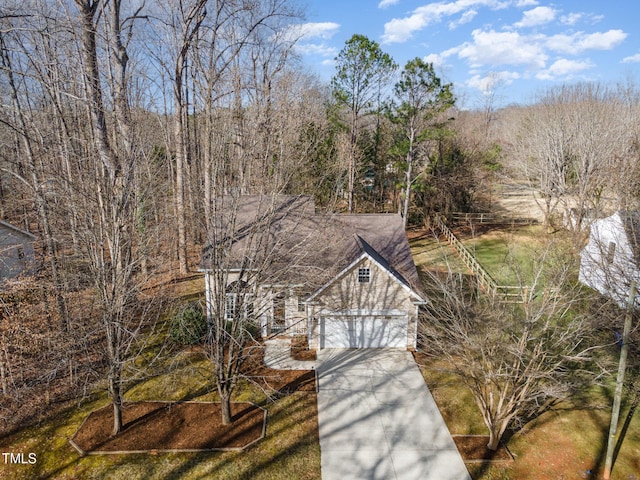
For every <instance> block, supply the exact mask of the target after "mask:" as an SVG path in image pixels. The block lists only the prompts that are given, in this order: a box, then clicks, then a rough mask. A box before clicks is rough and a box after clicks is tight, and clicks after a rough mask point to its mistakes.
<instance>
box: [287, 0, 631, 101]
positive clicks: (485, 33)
mask: <svg viewBox="0 0 640 480" xmlns="http://www.w3.org/2000/svg"><path fill="white" fill-rule="evenodd" d="M306 3H307V22H306V23H304V24H301V25H298V26H296V29H295V32H296V33H297V34H298V36H300V37H301V38H300V41H299V43H298V45H297V51H298V53H299V54H300V56H301V57H302V59H303V61H304V63H305V64H306V65H308V66H309V67H310V68H311V69H312V71H314V72H315V73H317V74H318V75H319V76H320V77H321V78H322V79H323V80H329V79H330V78H331V76H332V75H333V71H334V62H333V59H334V58H335V56H336V55H337V53H338V52H339V51H340V49H341V48H342V47H343V46H344V42H345V41H346V40H347V39H349V38H350V37H351V35H353V34H354V33H360V34H364V35H366V36H368V37H369V38H371V39H373V40H376V41H377V42H379V43H380V45H381V47H382V49H383V50H384V51H386V52H388V53H389V54H391V56H392V57H393V58H394V59H395V61H396V62H397V63H398V64H400V65H401V66H403V65H404V64H405V63H406V62H407V61H408V60H410V59H412V58H414V57H421V58H424V59H425V60H427V61H431V62H433V63H434V65H435V66H436V71H437V72H439V74H440V76H441V77H442V78H443V79H445V80H446V81H448V82H452V83H453V84H454V86H455V92H456V94H457V96H458V97H459V98H460V100H461V103H462V106H464V107H466V108H474V107H478V106H480V105H482V103H483V102H484V100H483V98H484V97H483V92H486V91H487V89H488V87H490V86H491V85H495V88H494V91H495V95H496V99H497V102H498V104H499V105H505V104H508V103H529V102H531V101H532V100H533V99H534V96H535V94H536V93H539V92H541V91H543V90H545V89H547V88H549V87H551V86H556V85H560V84H562V83H574V82H579V81H602V82H604V83H615V82H621V81H625V79H626V78H627V77H629V76H631V77H632V78H633V79H634V80H636V81H639V80H640V79H639V78H638V73H640V41H639V38H638V37H639V33H640V27H638V24H637V18H638V14H639V13H640V3H637V0H631V1H623V0H573V1H568V0H567V1H562V0H561V1H555V2H550V1H544V0H443V1H439V2H429V1H424V0H341V1H340V0H306Z"/></svg>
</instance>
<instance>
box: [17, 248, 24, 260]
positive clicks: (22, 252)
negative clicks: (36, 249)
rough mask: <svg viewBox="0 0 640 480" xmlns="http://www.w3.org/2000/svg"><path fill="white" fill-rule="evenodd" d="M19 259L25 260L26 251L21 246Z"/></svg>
mask: <svg viewBox="0 0 640 480" xmlns="http://www.w3.org/2000/svg"><path fill="white" fill-rule="evenodd" d="M18 258H19V259H20V260H24V249H23V248H22V247H21V246H18Z"/></svg>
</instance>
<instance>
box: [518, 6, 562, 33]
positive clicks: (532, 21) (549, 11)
mask: <svg viewBox="0 0 640 480" xmlns="http://www.w3.org/2000/svg"><path fill="white" fill-rule="evenodd" d="M556 13H557V11H556V10H555V9H553V8H551V7H536V8H534V9H532V10H527V11H526V12H524V13H523V14H522V20H520V21H519V22H517V23H515V24H514V26H515V27H517V28H521V27H535V26H536V25H544V24H545V23H549V22H552V21H553V20H554V19H555V18H556Z"/></svg>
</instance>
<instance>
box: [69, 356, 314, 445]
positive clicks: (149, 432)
mask: <svg viewBox="0 0 640 480" xmlns="http://www.w3.org/2000/svg"><path fill="white" fill-rule="evenodd" d="M263 353H264V348H263V347H262V346H261V345H259V344H254V345H250V346H249V347H248V348H247V357H246V359H245V361H244V363H243V366H242V369H241V370H242V374H243V375H244V376H245V377H248V378H250V379H251V380H252V381H253V382H255V383H257V384H259V385H260V386H261V387H262V388H265V389H266V390H269V391H272V392H276V393H279V394H286V393H291V392H295V391H303V392H315V389H316V384H315V372H314V371H308V370H273V369H270V368H268V367H267V366H266V365H265V364H264V362H263ZM314 354H315V352H314ZM231 413H232V415H233V417H234V421H233V422H232V424H231V425H222V423H221V413H220V404H219V403H213V402H173V403H171V402H134V403H126V404H125V405H124V407H123V413H122V417H123V418H122V421H123V429H122V431H121V432H120V434H118V435H117V436H116V437H113V436H112V435H111V430H112V428H113V407H112V406H111V405H108V406H106V407H104V408H101V409H99V410H96V411H94V412H92V413H91V414H89V416H88V417H87V419H86V420H85V422H84V423H83V424H82V425H81V426H80V428H79V429H78V431H77V432H76V434H75V435H74V436H73V438H72V441H73V443H75V444H76V445H77V446H78V448H79V449H80V450H82V451H84V452H87V453H98V452H111V453H114V452H146V451H150V452H154V451H163V450H183V451H184V450H225V449H238V448H242V447H245V446H247V445H249V444H251V443H252V442H255V441H256V440H258V439H260V438H261V437H262V435H263V431H264V430H263V429H264V423H265V422H264V410H263V409H261V408H259V407H257V406H255V405H253V404H250V403H233V404H232V406H231Z"/></svg>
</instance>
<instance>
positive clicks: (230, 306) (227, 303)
mask: <svg viewBox="0 0 640 480" xmlns="http://www.w3.org/2000/svg"><path fill="white" fill-rule="evenodd" d="M235 315H236V294H235V293H227V294H226V295H225V298H224V319H225V320H233V319H234V317H235Z"/></svg>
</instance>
